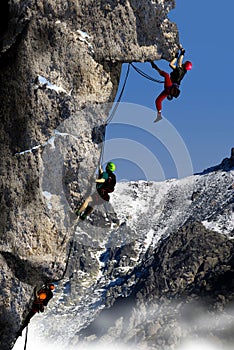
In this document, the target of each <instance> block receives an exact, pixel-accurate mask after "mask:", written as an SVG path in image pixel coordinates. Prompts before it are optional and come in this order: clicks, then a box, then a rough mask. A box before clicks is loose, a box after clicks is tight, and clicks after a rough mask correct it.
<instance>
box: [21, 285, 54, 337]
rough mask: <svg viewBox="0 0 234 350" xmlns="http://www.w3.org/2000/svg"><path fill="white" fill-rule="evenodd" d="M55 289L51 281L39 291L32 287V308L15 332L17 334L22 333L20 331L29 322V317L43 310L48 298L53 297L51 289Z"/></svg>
mask: <svg viewBox="0 0 234 350" xmlns="http://www.w3.org/2000/svg"><path fill="white" fill-rule="evenodd" d="M54 289H55V286H54V284H53V283H48V284H46V285H44V286H42V288H41V289H39V291H38V292H37V291H36V287H35V288H34V301H33V304H32V308H31V310H30V311H29V313H28V315H27V316H26V318H25V320H24V322H23V324H22V326H21V327H20V329H19V331H18V332H17V335H18V336H21V335H22V331H23V330H24V328H25V327H27V325H28V324H29V322H30V320H31V318H32V317H33V316H34V315H35V314H36V313H39V312H44V310H45V306H47V304H48V302H49V301H50V299H52V298H53V292H52V291H53V290H54Z"/></svg>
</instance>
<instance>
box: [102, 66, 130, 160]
mask: <svg viewBox="0 0 234 350" xmlns="http://www.w3.org/2000/svg"><path fill="white" fill-rule="evenodd" d="M129 71H130V63H129V64H128V68H127V72H126V75H125V79H124V83H123V86H122V89H121V91H120V94H119V97H118V99H117V101H116V102H115V106H114V108H113V110H112V111H111V113H110V115H109V116H108V117H107V119H106V123H105V126H107V125H108V124H109V123H110V122H111V120H112V119H113V118H114V116H115V113H116V111H117V108H118V106H119V103H120V101H121V98H122V96H123V93H124V89H125V86H126V83H127V80H128V75H129ZM104 144H105V140H104V141H103V142H102V148H101V156H100V161H99V165H101V164H102V162H103V154H104Z"/></svg>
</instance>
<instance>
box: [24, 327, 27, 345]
mask: <svg viewBox="0 0 234 350" xmlns="http://www.w3.org/2000/svg"><path fill="white" fill-rule="evenodd" d="M27 342H28V326H27V327H26V333H25V342H24V350H26V348H27Z"/></svg>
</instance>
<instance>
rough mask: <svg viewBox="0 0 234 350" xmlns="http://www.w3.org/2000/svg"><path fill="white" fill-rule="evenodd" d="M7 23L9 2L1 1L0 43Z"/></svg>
mask: <svg viewBox="0 0 234 350" xmlns="http://www.w3.org/2000/svg"><path fill="white" fill-rule="evenodd" d="M8 22H9V1H8V0H1V3H0V41H1V38H2V36H3V35H4V33H5V32H6V30H7V27H8Z"/></svg>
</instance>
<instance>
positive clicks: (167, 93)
mask: <svg viewBox="0 0 234 350" xmlns="http://www.w3.org/2000/svg"><path fill="white" fill-rule="evenodd" d="M151 66H152V68H154V69H156V70H157V71H158V73H159V74H160V75H161V76H162V77H164V90H163V91H162V92H161V93H160V95H159V96H158V97H157V98H156V101H155V104H156V108H157V118H156V119H155V122H158V121H159V120H161V119H162V101H163V100H164V99H165V98H166V97H167V98H168V100H169V101H171V100H172V99H173V97H176V98H177V97H178V96H179V94H180V90H179V88H178V84H175V83H173V82H172V80H171V78H170V74H168V73H166V72H164V71H163V70H161V69H159V67H158V66H157V65H156V64H155V63H154V62H152V63H151Z"/></svg>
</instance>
